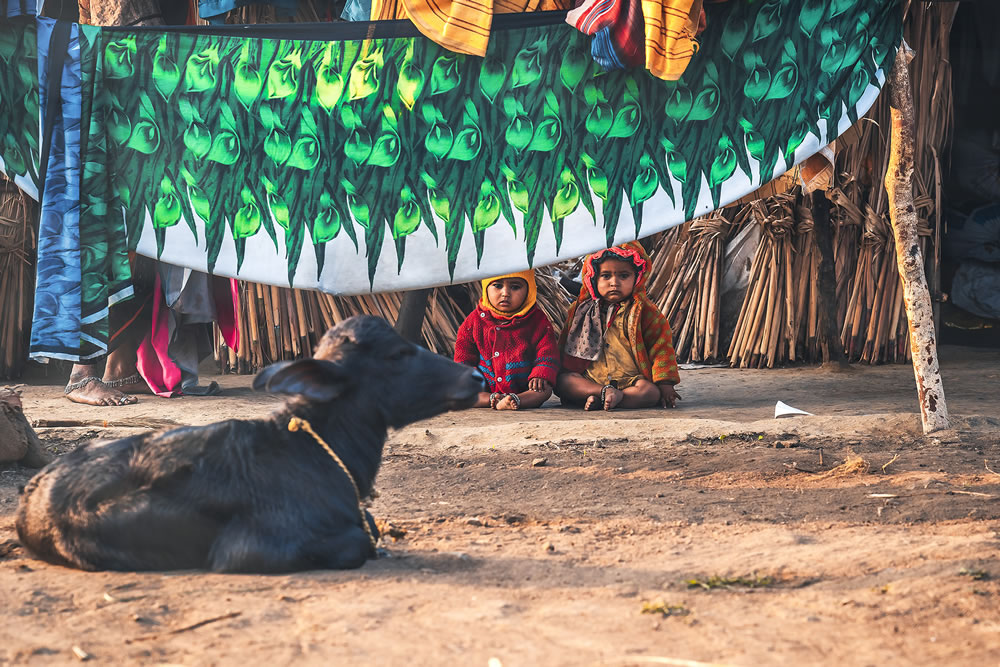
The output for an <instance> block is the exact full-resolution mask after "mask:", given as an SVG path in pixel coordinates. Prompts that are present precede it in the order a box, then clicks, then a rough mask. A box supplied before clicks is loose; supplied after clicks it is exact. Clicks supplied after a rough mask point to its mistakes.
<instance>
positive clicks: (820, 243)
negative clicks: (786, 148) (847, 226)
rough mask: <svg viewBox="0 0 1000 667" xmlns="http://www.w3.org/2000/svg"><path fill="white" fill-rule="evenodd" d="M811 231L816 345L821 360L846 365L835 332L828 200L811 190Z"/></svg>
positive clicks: (830, 226) (834, 296)
mask: <svg viewBox="0 0 1000 667" xmlns="http://www.w3.org/2000/svg"><path fill="white" fill-rule="evenodd" d="M812 213H813V235H814V236H815V238H816V246H817V247H818V248H819V256H820V262H819V275H818V276H817V277H818V279H819V280H818V284H819V294H818V297H819V298H818V299H817V301H818V305H819V306H820V307H819V313H818V315H819V339H820V342H819V347H820V349H821V350H822V353H823V363H825V364H833V365H835V366H836V367H837V368H847V367H848V366H847V358H846V357H845V356H844V346H843V344H842V343H841V342H840V336H838V335H837V278H836V276H835V274H834V260H833V225H832V224H831V223H830V201H829V200H828V199H827V198H826V193H825V192H823V191H822V190H816V191H814V192H813V193H812Z"/></svg>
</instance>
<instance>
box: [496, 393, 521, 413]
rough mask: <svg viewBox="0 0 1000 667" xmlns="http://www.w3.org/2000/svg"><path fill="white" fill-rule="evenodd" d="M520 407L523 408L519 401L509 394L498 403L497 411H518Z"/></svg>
mask: <svg viewBox="0 0 1000 667" xmlns="http://www.w3.org/2000/svg"><path fill="white" fill-rule="evenodd" d="M520 407H521V404H520V403H518V402H517V400H515V398H514V395H513V394H507V395H506V396H504V397H503V398H501V399H500V400H499V401H497V404H496V406H495V409H496V410H517V409H518V408H520Z"/></svg>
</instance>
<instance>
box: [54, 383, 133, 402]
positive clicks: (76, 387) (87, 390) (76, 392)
mask: <svg viewBox="0 0 1000 667" xmlns="http://www.w3.org/2000/svg"><path fill="white" fill-rule="evenodd" d="M71 380H72V378H71ZM66 389H67V390H68V391H67V392H66V398H68V399H69V400H70V401H72V402H74V403H82V404H84V405H131V404H132V403H138V402H139V399H137V398H136V397H135V396H130V395H129V394H125V393H122V392H120V391H118V390H117V389H115V388H113V387H109V386H108V385H106V384H104V383H103V382H102V381H101V380H100V378H96V377H87V378H83V379H81V380H76V381H75V382H70V383H69V384H68V385H66Z"/></svg>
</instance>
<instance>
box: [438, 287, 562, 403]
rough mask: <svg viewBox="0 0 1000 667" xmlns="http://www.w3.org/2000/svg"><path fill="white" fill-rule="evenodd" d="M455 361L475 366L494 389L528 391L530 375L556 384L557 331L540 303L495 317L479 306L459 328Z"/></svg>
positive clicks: (517, 391) (507, 391)
mask: <svg viewBox="0 0 1000 667" xmlns="http://www.w3.org/2000/svg"><path fill="white" fill-rule="evenodd" d="M455 361H457V362H458V363H460V364H466V365H469V366H476V367H477V368H478V369H479V372H480V373H482V374H483V377H485V378H486V382H487V383H488V384H489V386H490V391H491V392H501V393H504V394H507V393H511V392H513V393H520V392H522V391H526V390H527V389H528V380H530V379H531V378H541V379H543V380H547V381H548V382H550V383H552V384H555V381H556V375H557V374H558V372H559V349H558V347H557V346H556V333H555V331H554V330H553V329H552V324H551V323H550V322H549V318H547V317H546V316H545V313H543V312H542V311H541V310H539V309H538V307H537V306H536V307H533V308H532V309H531V310H529V311H528V312H527V313H525V314H524V315H522V316H521V317H514V318H510V319H500V318H497V317H494V316H493V314H492V313H490V312H488V311H486V310H484V309H483V308H480V307H478V306H477V307H476V309H475V310H474V311H472V313H470V314H469V316H468V317H466V318H465V321H464V322H462V326H460V327H459V328H458V339H457V340H456V341H455Z"/></svg>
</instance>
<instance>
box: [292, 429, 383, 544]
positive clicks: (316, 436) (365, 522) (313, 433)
mask: <svg viewBox="0 0 1000 667" xmlns="http://www.w3.org/2000/svg"><path fill="white" fill-rule="evenodd" d="M288 430H289V431H292V432H293V433H294V432H295V431H299V430H302V431H305V432H306V433H308V434H309V435H311V436H312V437H313V438H314V439H315V440H316V442H318V443H319V444H320V445H322V446H323V449H325V450H326V453H327V454H329V455H330V457H331V458H332V459H333V460H334V461H336V462H337V465H338V466H340V469H341V470H343V471H344V474H346V475H347V479H349V480H351V486H352V487H353V488H354V497H355V498H356V499H357V501H358V512H359V513H360V514H361V527H362V528H364V529H365V533H366V534H367V535H368V541H369V542H371V545H372V551H374V550H375V536H374V535H372V529H371V528H370V527H369V526H368V517H366V516H365V508H364V507H363V506H362V505H361V492H360V491H358V483H357V482H355V481H354V475H352V474H351V471H350V470H348V469H347V466H346V465H344V462H343V461H341V460H340V457H339V456H337V453H336V452H334V451H333V449H332V448H331V447H330V445H328V444H326V441H325V440H323V438H321V437H319V434H318V433H316V431H314V430H313V427H312V425H311V424H310V423H309V422H307V421H306V420H305V419H302V418H301V417H292V418H291V419H290V420H289V422H288Z"/></svg>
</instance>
